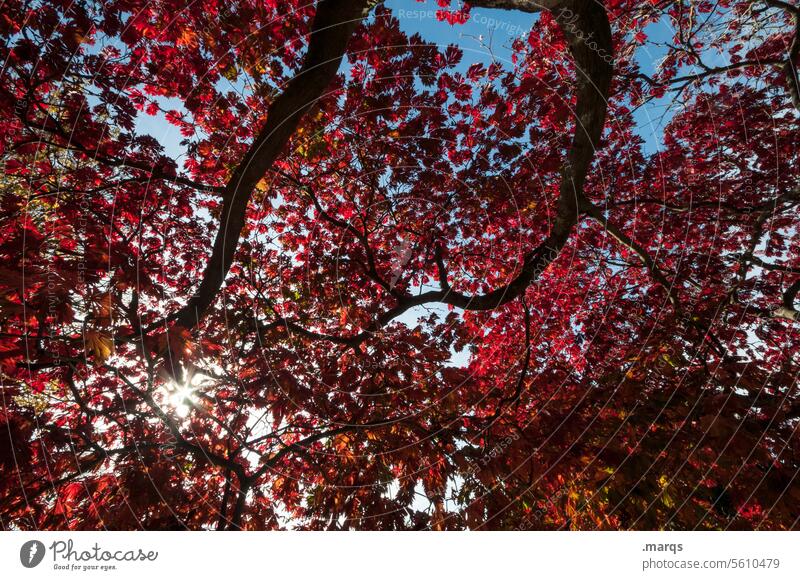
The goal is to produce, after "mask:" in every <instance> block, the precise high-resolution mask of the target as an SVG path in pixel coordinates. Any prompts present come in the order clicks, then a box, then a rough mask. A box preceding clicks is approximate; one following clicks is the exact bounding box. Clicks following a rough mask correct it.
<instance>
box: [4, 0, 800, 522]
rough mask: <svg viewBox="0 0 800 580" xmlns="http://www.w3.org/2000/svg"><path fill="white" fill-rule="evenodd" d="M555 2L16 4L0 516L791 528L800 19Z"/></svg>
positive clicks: (743, 11)
mask: <svg viewBox="0 0 800 580" xmlns="http://www.w3.org/2000/svg"><path fill="white" fill-rule="evenodd" d="M409 4H410V6H411V7H412V8H415V7H418V5H417V4H416V3H413V2H410V3H409ZM472 4H473V6H475V7H483V6H494V7H499V8H508V9H516V8H519V7H520V5H522V4H524V3H521V2H516V1H511V0H509V1H508V2H503V1H500V2H496V1H491V2H490V1H486V2H481V1H476V2H473V3H472ZM542 4H544V5H546V6H547V7H549V8H550V10H549V11H547V12H543V13H541V14H540V15H539V17H538V18H537V19H536V20H535V24H534V26H533V29H532V30H531V32H530V34H529V35H527V36H526V37H525V38H519V39H517V40H515V41H514V44H513V58H512V59H511V60H512V62H501V61H500V60H494V61H492V60H491V59H490V60H486V61H484V62H471V60H470V58H471V57H469V56H465V55H464V53H463V52H462V50H461V49H460V48H458V47H455V46H447V47H445V46H436V45H432V44H428V43H426V42H425V41H424V40H423V38H422V37H421V36H420V35H418V34H409V33H407V32H405V30H406V29H407V26H405V24H403V25H402V26H401V22H400V21H399V20H398V18H397V17H396V16H395V15H394V14H393V13H392V12H391V10H390V9H388V8H386V7H383V6H382V5H379V6H378V7H377V8H371V9H370V8H369V6H370V3H368V2H366V1H365V0H323V1H321V2H319V3H318V5H317V6H316V7H315V6H314V5H313V4H309V3H301V2H291V1H282V2H274V1H272V2H270V1H268V2H263V1H262V2H251V1H249V0H243V1H235V2H216V1H214V0H211V1H206V2H202V3H184V2H179V1H177V0H159V1H157V2H152V1H147V2H145V1H143V0H141V1H140V0H107V1H104V2H97V3H84V4H76V3H73V2H66V1H60V0H38V1H36V2H33V3H30V2H21V1H20V0H9V1H8V2H5V3H4V10H3V14H2V16H0V35H2V38H3V45H2V47H1V48H0V58H2V62H3V63H5V65H4V67H3V68H2V71H1V74H2V76H1V78H0V113H1V114H0V134H1V135H2V140H0V154H2V155H3V167H4V172H3V176H2V191H3V193H2V197H1V198H0V232H2V235H1V236H0V290H2V292H0V313H1V314H2V316H0V320H2V328H1V329H0V356H2V366H1V369H2V388H3V391H2V393H3V398H2V407H0V423H2V425H0V464H2V468H3V474H4V476H3V478H2V479H0V522H2V525H3V527H5V528H16V529H41V528H50V529H137V528H146V529H173V528H177V529H183V528H191V529H199V528H219V529H225V528H248V529H275V528H284V527H295V528H308V529H340V528H361V529H421V528H434V529H460V528H482V529H512V528H518V529H539V528H544V529H557V528H580V529H595V528H626V529H627V528H642V529H654V528H680V529H686V528H689V529H694V528H744V529H749V528H757V527H758V528H770V529H784V528H791V527H793V526H795V525H796V522H797V521H798V518H800V511H798V510H799V509H800V508H799V507H798V506H800V488H799V487H798V479H797V477H796V476H797V471H798V467H799V466H800V445H798V443H797V442H796V440H795V439H794V435H795V430H796V428H797V425H798V412H799V411H800V401H799V400H798V391H797V384H796V377H797V373H798V371H799V370H800V368H799V367H798V362H797V360H796V357H794V355H795V354H796V353H797V350H798V347H800V333H798V329H797V326H796V324H797V323H796V321H795V319H796V318H797V310H796V309H795V297H796V295H797V292H798V290H799V289H800V281H799V280H800V277H799V276H800V237H798V222H797V211H796V210H797V205H798V203H800V185H799V183H800V182H799V181H798V177H800V175H799V174H800V159H798V154H797V152H798V150H800V147H799V145H800V143H798V141H799V140H798V135H799V133H798V130H797V127H798V120H799V119H798V107H800V98H798V91H797V87H798V85H797V77H796V71H795V70H794V66H793V65H794V64H799V63H798V50H800V48H798V47H800V40H799V39H798V38H796V37H795V35H796V30H797V28H796V20H797V19H798V18H800V13H799V12H798V9H797V8H792V6H793V5H792V4H791V3H787V4H786V6H783V5H782V4H781V5H771V4H770V3H766V2H765V3H763V6H760V9H759V10H754V9H753V8H752V6H753V3H752V2H750V1H746V2H745V1H743V0H742V1H739V0H726V1H721V2H715V3H712V2H706V1H693V2H689V3H683V2H682V3H671V2H670V3H655V2H653V3H643V2H633V1H629V0H614V1H610V0H609V1H608V2H606V3H605V8H603V7H602V5H600V4H598V3H596V2H593V1H591V2H582V1H579V0H569V1H567V0H565V1H564V2H560V1H558V0H553V1H552V2H551V1H547V0H545V1H543V2H542ZM756 4H758V3H756ZM425 7H426V8H427V7H429V6H428V5H425ZM439 7H441V11H440V17H441V18H444V19H446V20H447V21H448V22H449V24H448V23H434V25H436V26H443V27H448V26H450V25H453V26H456V27H458V26H460V25H461V24H463V23H464V22H466V21H467V20H468V19H469V15H470V11H469V7H466V8H457V7H454V6H449V3H448V2H441V1H440V2H438V3H437V4H435V5H432V8H433V9H434V10H438V9H439ZM369 10H371V11H370V12H369V13H368V14H367V15H366V16H365V17H364V18H363V19H362V20H361V21H360V22H359V19H360V18H361V16H363V15H364V14H363V13H364V12H366V11H369ZM473 10H475V8H473ZM608 23H610V31H609V29H608ZM657 23H661V24H657ZM412 25H413V23H412ZM649 26H662V27H671V29H672V32H671V33H670V35H671V36H672V37H671V38H668V39H667V40H668V41H669V43H668V46H664V45H663V42H664V39H663V38H662V37H660V36H659V34H654V33H653V32H652V29H651V28H648V27H649ZM659 38H660V40H659ZM660 43H661V44H660ZM648 51H656V52H658V51H661V52H662V53H663V54H664V59H663V61H662V62H661V65H660V67H659V68H658V69H657V70H656V71H655V72H649V71H650V70H651V68H652V67H650V66H649V63H648V66H647V67H643V65H641V60H642V58H645V59H647V58H648V57H647V56H646V55H647V54H650V52H648ZM342 53H344V59H343V60H341V64H340V60H339V59H340V58H341V57H342ZM642 55H645V56H644V57H642ZM720 55H721V56H720ZM715 58H716V60H713V59H715ZM712 62H723V63H724V64H721V65H717V64H711V63H712ZM611 63H613V71H612V67H611ZM662 97H663V98H664V102H666V103H668V104H670V106H671V107H672V110H671V112H670V115H669V116H668V117H667V120H666V124H665V126H664V129H663V139H662V141H663V146H662V147H660V149H659V150H658V151H656V152H652V151H650V150H648V148H647V147H645V146H644V143H643V140H642V138H641V135H642V128H641V127H640V126H638V125H639V124H640V121H639V120H637V117H636V114H635V112H634V111H635V110H636V109H637V108H638V107H641V106H643V104H645V103H647V102H650V101H651V100H652V99H659V98H662ZM576 116H577V120H576ZM154 121H155V123H157V124H158V126H160V127H162V128H164V131H166V128H168V127H170V128H171V130H172V131H174V133H173V134H180V139H182V140H183V141H182V142H181V144H180V146H178V145H177V144H173V145H169V146H167V145H166V141H165V144H162V143H159V141H158V140H157V139H156V138H154V137H152V136H150V135H148V134H147V132H146V131H145V130H144V129H143V127H146V126H147V124H148V123H153V122H154ZM179 149H180V150H182V151H184V154H183V155H181V156H180V158H177V155H176V150H179ZM223 281H224V282H223ZM454 353H455V354H456V355H457V356H456V357H455V360H454V358H453V357H454ZM459 361H461V362H459Z"/></svg>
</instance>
